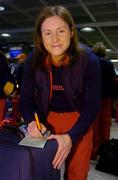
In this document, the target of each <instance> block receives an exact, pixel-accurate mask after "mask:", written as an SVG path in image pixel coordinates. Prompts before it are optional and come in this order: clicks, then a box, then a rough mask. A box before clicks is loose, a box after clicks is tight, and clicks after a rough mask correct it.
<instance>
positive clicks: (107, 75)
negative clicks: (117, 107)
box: [92, 42, 116, 159]
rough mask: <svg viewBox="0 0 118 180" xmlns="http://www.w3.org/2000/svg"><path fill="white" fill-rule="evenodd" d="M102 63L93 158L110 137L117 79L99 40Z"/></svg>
mask: <svg viewBox="0 0 118 180" xmlns="http://www.w3.org/2000/svg"><path fill="white" fill-rule="evenodd" d="M93 52H94V53H95V54H96V56H97V57H98V59H99V61H100V65H101V108H100V112H99V114H98V116H97V119H96V121H95V123H94V128H93V129H94V130H93V150H92V159H96V158H97V154H98V150H99V148H100V147H101V145H102V144H104V143H106V142H107V141H108V140H109V138H110V128H111V124H112V98H113V97H114V96H115V90H116V79H115V70H114V67H113V64H112V62H111V61H110V60H109V59H107V58H106V57H105V56H106V47H105V45H104V44H103V42H97V43H96V44H95V45H94V47H93Z"/></svg>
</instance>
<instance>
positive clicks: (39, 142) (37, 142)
mask: <svg viewBox="0 0 118 180" xmlns="http://www.w3.org/2000/svg"><path fill="white" fill-rule="evenodd" d="M46 142H47V139H46V138H32V137H27V136H26V137H24V138H23V139H22V140H21V141H20V143H19V145H22V146H31V147H38V148H44V146H45V144H46Z"/></svg>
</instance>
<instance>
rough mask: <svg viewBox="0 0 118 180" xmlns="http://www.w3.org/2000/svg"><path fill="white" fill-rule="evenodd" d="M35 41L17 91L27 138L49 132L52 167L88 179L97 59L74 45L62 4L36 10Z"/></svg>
mask: <svg viewBox="0 0 118 180" xmlns="http://www.w3.org/2000/svg"><path fill="white" fill-rule="evenodd" d="M34 43H35V49H34V51H33V52H32V53H31V54H30V55H29V57H28V58H27V60H26V61H25V65H24V74H23V81H22V85H21V93H20V111H21V114H22V117H23V119H24V121H25V122H26V123H27V125H28V127H27V131H28V135H29V136H31V137H43V135H42V134H43V131H45V130H46V129H50V131H51V135H50V136H49V137H48V138H47V139H48V141H49V140H52V139H55V140H56V141H57V143H58V149H57V152H56V154H55V157H54V159H53V162H52V165H53V167H54V168H57V169H60V167H61V165H62V164H63V162H65V175H64V176H65V179H67V180H87V173H88V170H89V164H90V156H91V148H92V124H93V122H94V120H95V118H96V115H97V113H98V111H99V106H100V89H101V88H100V65H99V61H98V59H97V58H96V56H95V55H94V53H93V52H89V51H88V52H86V51H84V50H83V49H81V48H80V46H78V43H79V42H78V34H77V31H76V28H75V24H74V21H73V18H72V16H71V14H70V12H69V11H68V10H67V9H66V8H64V7H62V6H53V7H44V8H43V9H42V10H40V13H39V16H38V18H37V20H36V26H35V32H34ZM35 112H37V114H38V117H39V120H40V122H41V127H42V130H41V131H39V130H38V127H37V125H36V122H35V117H34V113H35ZM41 163H43V162H41Z"/></svg>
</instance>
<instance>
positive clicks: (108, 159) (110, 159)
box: [95, 139, 118, 176]
mask: <svg viewBox="0 0 118 180" xmlns="http://www.w3.org/2000/svg"><path fill="white" fill-rule="evenodd" d="M95 169H97V170H99V171H102V172H106V173H109V174H112V175H115V176H118V139H111V140H109V142H108V143H107V144H104V145H103V146H102V149H101V151H100V159H99V160H98V163H97V165H96V167H95Z"/></svg>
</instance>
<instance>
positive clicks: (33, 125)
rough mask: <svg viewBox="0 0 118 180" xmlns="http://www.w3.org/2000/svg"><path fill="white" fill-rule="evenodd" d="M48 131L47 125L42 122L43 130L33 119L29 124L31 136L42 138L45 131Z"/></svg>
mask: <svg viewBox="0 0 118 180" xmlns="http://www.w3.org/2000/svg"><path fill="white" fill-rule="evenodd" d="M45 131H46V127H45V126H44V125H43V124H42V123H41V130H39V129H38V128H37V125H36V122H35V121H32V122H31V123H29V124H28V128H27V132H28V136H29V137H39V138H42V137H43V135H42V134H44V132H45Z"/></svg>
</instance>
